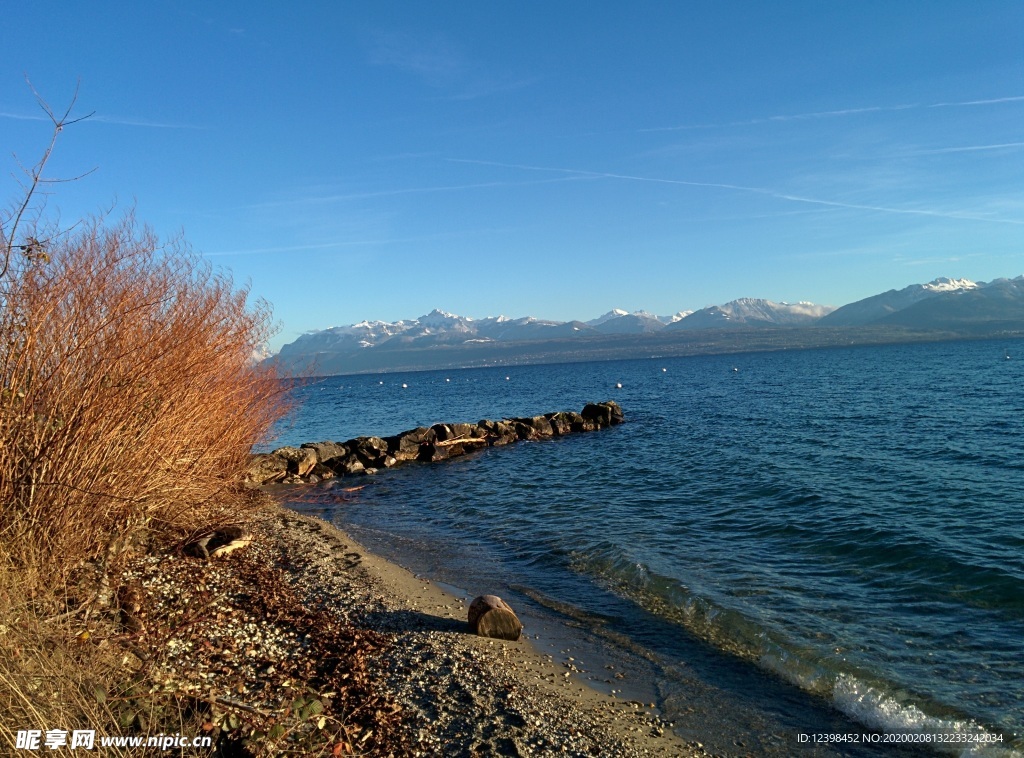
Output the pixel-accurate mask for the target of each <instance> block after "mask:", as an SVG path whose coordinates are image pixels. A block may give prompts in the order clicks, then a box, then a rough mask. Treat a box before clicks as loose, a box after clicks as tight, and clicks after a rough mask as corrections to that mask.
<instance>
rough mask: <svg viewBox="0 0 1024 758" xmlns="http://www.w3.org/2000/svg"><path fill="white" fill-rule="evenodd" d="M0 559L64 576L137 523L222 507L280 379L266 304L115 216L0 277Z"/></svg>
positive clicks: (265, 424) (269, 418)
mask: <svg viewBox="0 0 1024 758" xmlns="http://www.w3.org/2000/svg"><path fill="white" fill-rule="evenodd" d="M0 289H2V295H0V305H2V311H0V503H2V504H3V506H2V508H3V511H2V517H0V560H2V561H3V562H4V563H5V564H7V566H8V567H10V568H16V567H19V566H21V567H26V566H37V567H41V566H46V567H47V568H48V571H49V572H50V576H51V581H54V582H57V583H58V584H59V583H62V582H64V581H66V580H67V579H68V578H69V574H70V572H71V571H72V570H73V569H74V568H75V567H77V566H81V565H82V563H83V561H86V560H89V559H97V558H101V557H102V556H103V555H105V554H106V552H107V551H110V550H111V549H112V548H113V547H115V546H116V544H117V542H118V540H123V539H124V538H125V537H126V536H128V535H129V534H131V533H132V532H134V531H135V530H137V529H139V528H141V527H144V526H150V527H160V528H165V529H171V530H173V531H175V532H186V531H189V530H191V529H196V528H201V527H204V526H206V525H207V524H208V523H209V522H211V521H218V520H225V519H230V518H231V516H232V513H233V510H234V509H235V508H238V507H240V505H241V504H242V502H243V500H242V499H240V498H239V496H238V494H237V492H236V491H235V489H234V488H233V485H234V484H235V483H236V481H237V475H238V474H239V472H240V471H241V470H242V468H243V467H244V465H245V463H246V461H247V459H248V455H249V452H250V448H251V446H252V445H253V443H254V442H256V441H258V440H260V439H262V437H263V436H264V435H265V434H266V433H267V431H268V429H269V428H270V425H271V424H272V423H273V421H274V420H275V419H276V418H277V417H278V416H279V413H280V404H279V402H278V400H279V399H280V397H281V392H280V389H279V386H278V383H277V381H276V377H275V375H274V373H273V371H272V370H271V369H266V368H260V367H258V366H257V365H256V364H255V363H254V356H255V355H256V354H257V352H258V351H259V349H260V348H261V347H262V346H263V345H264V344H265V341H266V339H267V337H268V336H269V331H270V327H271V322H270V312H269V309H268V306H267V305H266V304H265V303H262V302H258V303H256V304H255V306H250V304H249V302H248V292H247V290H246V289H245V288H242V289H238V288H236V287H235V286H234V284H233V282H232V280H231V278H230V277H229V276H227V275H226V274H223V273H217V272H214V271H212V270H211V268H210V267H209V266H208V265H207V264H205V263H204V262H203V261H202V260H201V259H200V258H199V257H198V256H197V255H195V254H194V253H192V252H191V251H190V250H189V249H188V248H187V246H185V245H184V244H182V243H180V242H176V243H172V244H171V245H169V246H162V245H161V244H160V242H159V241H158V240H157V239H156V237H155V236H154V235H153V233H152V232H151V231H149V230H148V229H145V228H141V227H140V226H139V225H137V224H136V222H135V220H134V218H133V217H132V216H131V215H128V216H127V217H126V218H124V219H123V220H122V221H120V222H119V223H116V224H113V225H110V224H104V223H102V222H101V221H93V222H91V223H88V224H86V225H83V226H82V227H80V228H78V229H77V230H75V231H74V232H73V233H72V234H70V235H66V236H64V237H62V238H58V240H57V242H56V243H54V244H52V245H51V246H50V247H49V248H48V249H47V250H46V252H45V258H39V257H35V258H33V257H29V256H24V257H20V258H18V259H16V261H12V263H11V267H10V268H9V270H8V276H7V279H6V281H5V282H3V283H2V286H0Z"/></svg>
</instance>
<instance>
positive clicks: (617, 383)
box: [615, 382, 622, 390]
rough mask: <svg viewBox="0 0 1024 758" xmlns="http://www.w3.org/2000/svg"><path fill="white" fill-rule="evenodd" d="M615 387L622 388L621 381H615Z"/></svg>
mask: <svg viewBox="0 0 1024 758" xmlns="http://www.w3.org/2000/svg"><path fill="white" fill-rule="evenodd" d="M615 389H617V390H621V389H622V382H616V383H615Z"/></svg>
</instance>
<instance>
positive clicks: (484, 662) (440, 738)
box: [261, 503, 708, 756]
mask: <svg viewBox="0 0 1024 758" xmlns="http://www.w3.org/2000/svg"><path fill="white" fill-rule="evenodd" d="M265 512H266V515H265V516H264V518H263V523H262V524H261V527H262V529H263V530H264V531H265V533H266V534H267V535H268V536H269V537H270V538H271V540H272V541H274V542H275V543H277V544H278V545H281V546H287V547H288V549H290V550H294V551H296V552H298V553H300V554H301V555H302V556H303V561H304V563H305V567H304V568H303V570H301V571H300V572H296V573H291V576H290V581H293V582H295V583H297V584H298V585H299V586H302V588H303V589H304V590H305V591H306V592H308V593H309V594H310V595H311V596H316V595H318V594H326V595H332V594H336V593H337V592H338V587H337V585H338V584H345V585H347V587H346V589H345V592H346V593H351V592H352V590H353V589H355V590H356V592H357V594H361V596H362V598H361V602H362V603H363V605H362V607H357V608H352V607H348V608H346V609H345V612H346V613H347V614H350V617H351V618H352V620H353V621H354V623H355V624H357V625H358V626H361V627H363V626H365V627H366V628H372V629H373V630H375V631H378V632H382V633H384V634H385V635H387V636H388V637H389V638H390V644H389V645H388V647H387V649H386V650H385V651H384V652H383V654H382V655H381V656H380V657H379V658H378V659H376V660H375V662H374V664H373V667H374V669H375V673H376V674H378V675H380V676H382V677H383V681H384V683H385V687H386V689H388V690H389V691H390V692H391V693H393V694H394V695H395V696H397V698H398V701H399V703H400V704H401V705H402V707H403V708H404V709H405V710H406V711H407V717H411V719H412V721H413V723H412V724H408V725H407V726H409V727H410V728H415V729H416V730H418V733H419V735H420V736H421V737H424V738H425V739H426V740H427V741H428V742H430V743H431V748H432V749H435V750H437V751H438V754H441V753H443V754H446V755H461V754H465V755H477V754H479V755H487V754H495V755H506V754H511V755H515V754H521V755H534V754H535V755H545V754H550V753H551V752H559V753H562V754H565V755H597V754H600V755H621V756H632V755H637V756H647V755H651V756H658V755H664V756H706V755H708V753H706V752H704V751H703V750H702V749H701V748H700V747H699V746H698V745H696V744H688V743H686V742H684V741H683V740H681V739H680V738H679V737H677V736H676V735H675V734H674V733H673V732H672V730H671V728H669V725H668V724H666V723H664V722H662V721H661V719H660V718H659V716H658V714H657V712H656V710H655V709H653V708H651V705H653V704H650V703H639V702H637V701H628V700H621V699H617V698H615V697H613V696H611V695H608V694H605V693H603V692H600V691H598V690H597V689H594V688H593V687H591V686H590V685H589V684H588V682H587V680H586V679H584V678H582V677H581V676H577V675H574V674H573V673H572V672H571V671H569V670H568V669H567V668H566V667H564V666H562V665H559V664H558V663H557V662H556V661H555V660H554V659H553V658H552V656H550V655H546V654H544V653H543V652H541V651H540V650H539V649H538V648H537V647H536V646H535V645H534V644H533V643H532V642H531V641H530V639H529V638H528V636H527V635H526V634H524V636H523V637H521V638H520V640H519V641H517V642H505V641H499V640H489V639H485V638H481V637H477V636H475V635H473V634H471V633H470V632H469V630H468V623H467V620H466V618H467V610H468V605H467V603H466V601H465V599H464V598H461V597H458V596H456V595H454V594H452V593H450V592H448V591H446V590H445V589H443V588H442V587H440V586H438V585H437V584H435V583H433V582H431V581H429V580H427V579H424V578H422V577H418V576H416V575H415V574H413V573H412V572H410V571H408V570H407V569H405V568H403V567H401V566H399V565H398V564H395V563H392V562H390V561H388V560H386V559H384V558H382V557H381V556H379V555H377V554H376V553H374V552H372V551H370V550H367V549H366V547H365V546H364V545H362V544H360V543H359V542H357V541H356V540H354V539H352V538H351V536H350V535H348V534H347V533H345V532H344V531H342V530H341V529H339V528H338V527H336V526H335V525H333V524H331V523H329V522H327V521H325V520H324V519H320V518H317V517H315V516H310V515H305V514H301V513H297V512H295V511H292V510H290V509H288V508H287V507H285V506H283V505H280V504H277V503H275V504H273V505H270V506H268V507H267V508H266V509H265ZM339 551H344V555H345V556H346V557H347V559H348V563H349V564H350V567H349V568H348V569H347V570H346V571H345V572H344V573H343V574H340V575H339V574H338V573H337V572H335V573H331V572H330V571H325V570H324V569H325V567H329V566H330V565H331V564H332V563H334V562H335V558H334V557H333V556H334V555H335V554H337V553H338V552H339ZM356 555H358V558H356V557H355V556H356ZM356 602H357V603H358V602H360V601H359V600H356ZM328 603H330V601H329V600H328ZM527 631H528V630H527ZM424 730H425V731H426V733H424ZM423 754H425V755H429V754H431V753H430V752H429V751H428V752H426V753H423Z"/></svg>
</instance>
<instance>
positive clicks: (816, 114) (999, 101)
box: [638, 95, 1024, 132]
mask: <svg viewBox="0 0 1024 758" xmlns="http://www.w3.org/2000/svg"><path fill="white" fill-rule="evenodd" d="M1019 102H1024V95H1013V96H1010V97H997V98H992V99H989V100H963V101H959V102H943V103H902V104H898V105H869V106H865V107H861V108H841V109H838V110H829V111H812V112H809V113H788V114H780V115H776V116H762V117H760V118H752V119H746V120H742V121H725V122H720V123H711V124H683V125H680V126H656V127H649V128H646V129H639V130H638V131H640V132H674V131H683V130H687V129H720V128H725V127H731V126H755V125H757V124H771V123H782V122H787V121H809V120H813V119H823V118H841V117H843V116H860V115H863V114H866V113H892V112H895V111H908V110H917V109H923V108H966V107H973V106H985V105H1004V104H1006V103H1019Z"/></svg>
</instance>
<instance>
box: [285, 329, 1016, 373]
mask: <svg viewBox="0 0 1024 758" xmlns="http://www.w3.org/2000/svg"><path fill="white" fill-rule="evenodd" d="M1022 338H1024V331H1022V330H1020V329H998V328H994V327H993V326H991V325H989V326H987V327H986V328H984V329H976V330H962V331H946V330H916V329H906V328H898V327H821V326H810V327H806V326H800V327H780V326H773V327H749V328H741V329H701V330H693V331H678V332H669V333H666V332H658V333H654V334H631V335H604V336H600V337H596V336H588V337H578V338H566V339H552V340H531V341H521V342H487V343H480V342H472V343H464V344H452V345H431V346H429V347H416V346H414V345H409V346H405V347H403V348H400V349H396V348H394V347H389V348H386V349H385V348H372V347H371V348H364V349H360V350H358V351H355V352H353V351H349V352H343V353H336V354H332V353H321V354H319V355H318V356H316V359H315V363H313V364H312V365H310V361H307V362H306V363H305V364H302V363H300V362H299V361H298V359H292V360H291V361H289V362H288V363H282V364H281V365H280V368H281V374H282V376H285V377H289V376H291V377H296V376H304V377H326V376H346V375H358V374H377V373H393V372H397V371H434V370H454V369H461V368H485V367H502V366H523V365H543V364H554V363H584V362H589V361H613V360H636V359H643V358H672V357H685V356H697V355H731V354H739V353H761V352H777V351H783V350H811V349H819V348H835V347H862V346H871V345H894V344H915V343H928V342H957V341H973V340H1001V339H1005V340H1014V339H1022ZM311 360H312V359H311Z"/></svg>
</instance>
